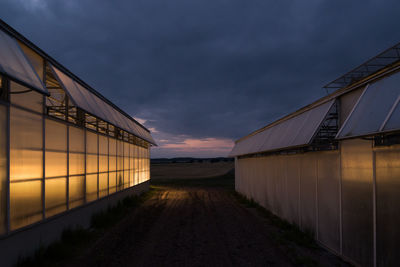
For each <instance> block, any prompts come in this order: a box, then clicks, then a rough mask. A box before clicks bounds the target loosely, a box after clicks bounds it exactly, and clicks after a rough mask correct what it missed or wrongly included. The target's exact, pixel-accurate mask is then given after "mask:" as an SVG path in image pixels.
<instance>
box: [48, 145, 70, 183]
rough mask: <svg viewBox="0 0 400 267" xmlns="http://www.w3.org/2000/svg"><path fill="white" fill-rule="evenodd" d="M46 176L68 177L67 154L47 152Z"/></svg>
mask: <svg viewBox="0 0 400 267" xmlns="http://www.w3.org/2000/svg"><path fill="white" fill-rule="evenodd" d="M45 156H46V161H45V168H46V169H45V175H46V177H55V176H66V175H67V153H66V152H52V151H46V154H45Z"/></svg>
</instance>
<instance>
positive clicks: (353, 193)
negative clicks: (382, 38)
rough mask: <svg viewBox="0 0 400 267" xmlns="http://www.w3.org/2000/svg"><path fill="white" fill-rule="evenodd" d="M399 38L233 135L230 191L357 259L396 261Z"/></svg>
mask: <svg viewBox="0 0 400 267" xmlns="http://www.w3.org/2000/svg"><path fill="white" fill-rule="evenodd" d="M399 52H400V44H397V45H395V46H394V47H392V48H390V49H388V50H386V51H384V52H382V53H381V54H379V55H378V56H376V57H374V58H372V59H371V60H369V61H367V62H366V63H364V64H362V65H360V66H359V67H357V68H356V69H354V70H352V71H350V72H348V73H347V74H345V75H343V76H342V77H340V78H338V79H336V80H335V81H333V82H331V83H329V84H328V85H327V86H325V89H327V91H329V90H332V89H334V90H335V91H334V92H332V93H330V94H328V95H327V96H326V97H324V98H322V99H319V100H318V101H316V102H314V103H312V104H310V105H308V106H306V107H304V108H302V109H300V110H298V111H296V112H294V113H292V114H289V115H287V116H285V117H283V118H281V119H279V120H277V121H275V122H273V123H271V124H269V125H267V126H265V127H263V128H262V129H260V130H257V131H255V132H253V133H251V134H250V135H248V136H246V137H243V138H241V139H239V140H238V141H236V143H235V146H234V148H233V150H232V152H231V156H233V157H235V171H236V175H235V188H236V190H237V191H238V192H240V193H242V194H243V195H245V196H247V197H248V198H251V199H254V200H255V201H257V202H258V203H259V204H261V205H262V206H264V207H265V208H267V209H269V210H270V211H272V212H273V213H274V214H276V215H277V216H279V217H281V218H284V219H286V220H287V221H289V222H291V223H294V224H296V225H298V226H299V227H300V228H301V229H302V230H304V231H307V232H310V233H312V234H313V235H314V236H315V238H316V240H317V241H318V242H319V243H320V244H322V245H323V246H325V247H326V248H328V249H329V250H331V251H333V252H334V253H336V254H337V255H339V256H341V257H343V258H344V259H346V260H349V261H351V262H353V263H355V264H357V265H362V266H397V264H398V262H399V260H400V256H399V255H400V228H399V225H400V213H399V208H400V72H399V70H400V53H399Z"/></svg>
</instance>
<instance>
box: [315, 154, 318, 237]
mask: <svg viewBox="0 0 400 267" xmlns="http://www.w3.org/2000/svg"><path fill="white" fill-rule="evenodd" d="M315 160H316V161H317V162H316V163H317V164H315V168H316V170H315V173H316V177H315V179H316V181H315V233H316V235H315V236H316V237H317V238H316V239H317V240H319V238H318V237H319V233H318V232H319V226H318V224H319V218H318V215H319V214H318V206H319V205H318V164H319V161H318V157H316V158H315Z"/></svg>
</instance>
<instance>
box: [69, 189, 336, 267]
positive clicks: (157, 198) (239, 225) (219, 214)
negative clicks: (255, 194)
mask: <svg viewBox="0 0 400 267" xmlns="http://www.w3.org/2000/svg"><path fill="white" fill-rule="evenodd" d="M271 227H272V226H268V224H266V223H265V221H264V220H263V219H262V218H260V217H258V216H256V215H255V214H254V212H252V211H251V210H249V209H248V208H245V207H244V206H243V205H241V204H239V202H238V201H237V200H236V199H235V198H234V197H233V196H232V194H230V193H229V192H228V191H227V190H224V189H223V188H221V189H219V188H199V187H194V188H186V187H161V188H160V189H159V190H157V193H156V194H154V195H153V197H152V198H151V199H149V200H148V201H146V202H145V203H144V204H143V205H142V206H141V207H139V208H137V209H136V210H135V211H134V212H132V213H131V214H128V215H127V216H126V217H125V218H124V219H123V220H122V221H121V222H120V223H118V224H117V225H116V226H114V227H113V228H112V229H111V230H110V231H109V232H107V234H106V235H104V237H102V238H101V239H100V240H98V242H96V243H95V244H94V246H93V247H92V248H90V249H89V250H88V251H87V252H86V253H85V254H84V255H83V256H82V257H81V258H80V259H78V260H76V261H74V262H73V263H72V264H71V266H74V267H76V266H270V265H273V266H292V265H293V263H294V261H293V259H292V258H290V257H289V256H288V253H287V251H286V250H285V249H284V248H282V246H281V245H280V244H278V243H277V242H276V241H274V240H273V238H271V231H276V229H274V228H271ZM328 254H329V253H327V252H324V253H322V254H321V253H320V252H316V253H315V255H311V256H312V258H314V259H316V261H319V262H322V263H323V265H324V266H326V265H332V266H338V265H341V264H338V263H340V261H338V260H337V259H336V258H335V257H333V256H329V255H330V254H329V255H328ZM327 255H328V256H327Z"/></svg>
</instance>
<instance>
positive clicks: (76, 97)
mask: <svg viewBox="0 0 400 267" xmlns="http://www.w3.org/2000/svg"><path fill="white" fill-rule="evenodd" d="M52 68H53V71H54V73H55V75H56V76H57V77H58V79H59V81H60V83H61V84H62V85H63V87H64V88H65V90H66V91H67V92H68V94H69V95H70V96H71V98H72V100H73V102H74V103H75V104H76V105H77V106H78V107H80V108H82V109H83V110H86V111H87V112H89V113H91V114H93V115H95V116H97V117H99V118H101V119H103V120H105V121H107V122H109V123H112V124H114V125H116V126H118V127H119V128H121V129H124V130H126V131H129V132H131V133H133V134H135V135H137V136H139V137H141V138H143V139H144V140H147V141H149V142H151V143H153V144H154V140H153V138H152V137H151V135H150V133H149V132H147V131H145V130H143V129H140V130H139V126H133V125H136V123H135V122H134V121H133V120H131V119H130V118H128V117H126V116H125V115H123V114H121V113H120V112H119V111H117V110H116V109H114V108H113V107H112V106H111V105H109V104H108V103H106V102H105V101H103V100H102V99H100V98H99V97H97V96H96V95H94V94H93V93H92V92H90V91H89V90H87V89H86V88H84V87H83V86H82V85H81V84H79V83H78V82H75V81H74V80H73V79H71V78H70V77H69V76H67V75H65V74H64V73H63V72H61V71H60V70H58V69H57V68H55V67H53V66H52Z"/></svg>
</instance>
